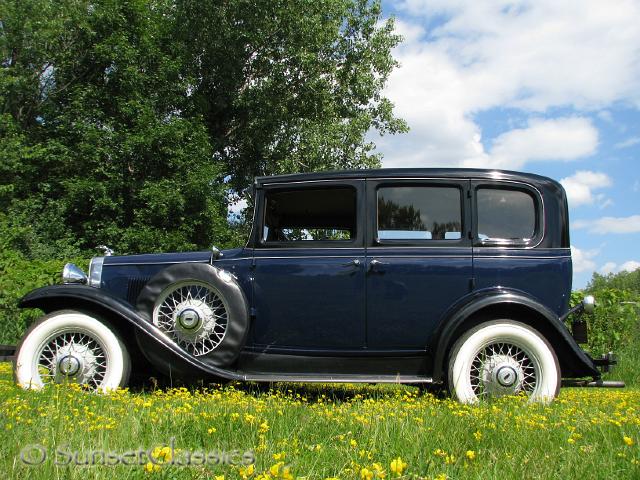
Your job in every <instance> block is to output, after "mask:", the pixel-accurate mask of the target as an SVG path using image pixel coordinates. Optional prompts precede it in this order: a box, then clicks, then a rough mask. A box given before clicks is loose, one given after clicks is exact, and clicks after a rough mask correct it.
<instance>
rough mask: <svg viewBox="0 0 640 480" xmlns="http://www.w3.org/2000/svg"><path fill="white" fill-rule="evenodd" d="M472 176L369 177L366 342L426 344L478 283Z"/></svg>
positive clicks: (394, 346)
mask: <svg viewBox="0 0 640 480" xmlns="http://www.w3.org/2000/svg"><path fill="white" fill-rule="evenodd" d="M468 191H469V181H468V180H459V181H458V180H447V181H444V180H428V179H425V180H420V179H415V180H393V179H390V180H375V181H371V180H369V181H367V199H368V200H367V201H368V205H370V209H369V212H368V219H369V221H368V235H367V237H368V238H367V244H368V245H369V247H368V250H367V279H366V286H367V346H368V348H372V349H390V350H421V349H424V348H425V347H426V345H427V342H428V340H429V336H430V334H431V333H432V332H433V330H434V328H435V327H436V325H437V323H438V322H439V320H440V319H441V317H442V315H443V314H444V313H445V311H446V310H447V309H448V308H449V307H450V306H451V305H452V304H453V303H455V302H456V300H458V299H460V298H461V297H463V296H464V295H466V294H467V293H469V292H470V289H471V288H472V256H471V243H470V242H471V241H470V239H469V236H470V235H469V232H470V231H471V216H470V214H469V208H468V204H469V199H468V198H467V197H468Z"/></svg>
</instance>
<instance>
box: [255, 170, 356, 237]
mask: <svg viewBox="0 0 640 480" xmlns="http://www.w3.org/2000/svg"><path fill="white" fill-rule="evenodd" d="M331 188H353V189H354V190H355V193H356V236H355V237H354V238H353V239H351V240H292V241H277V240H270V241H266V240H264V239H263V232H264V227H265V216H266V199H267V194H268V193H269V192H278V191H281V192H285V191H286V192H290V191H296V190H300V191H305V190H312V189H313V190H323V189H331ZM258 202H259V206H260V208H259V212H258V213H257V214H256V219H259V221H258V222H257V223H256V222H254V225H256V226H257V228H255V230H256V232H255V237H254V245H255V248H261V249H274V248H276V249H281V248H285V249H286V248H298V249H299V248H308V249H317V248H323V249H331V248H362V246H363V242H364V221H363V217H364V215H363V214H362V212H363V208H364V182H363V181H362V180H342V181H341V180H335V181H326V180H322V181H317V182H316V181H310V182H302V183H301V182H296V183H290V184H289V183H277V184H271V185H264V186H263V187H262V188H259V189H258Z"/></svg>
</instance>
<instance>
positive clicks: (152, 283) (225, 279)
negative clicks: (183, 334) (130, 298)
mask: <svg viewBox="0 0 640 480" xmlns="http://www.w3.org/2000/svg"><path fill="white" fill-rule="evenodd" d="M189 280H192V281H195V282H197V283H205V284H208V285H211V286H212V287H213V289H214V290H215V291H216V294H219V296H220V297H221V300H222V302H223V304H224V307H225V309H226V310H227V312H226V313H227V325H226V331H225V332H224V336H223V338H222V340H220V343H219V344H218V345H216V346H215V348H214V349H213V350H211V351H210V352H208V353H206V354H204V355H202V356H199V357H198V358H199V359H200V360H201V361H204V362H206V363H211V364H213V365H216V366H219V367H223V366H227V365H230V364H231V363H233V361H234V360H235V359H236V358H237V357H238V354H239V353H240V350H241V349H242V347H243V345H244V343H245V341H246V338H247V332H248V327H249V310H248V306H247V301H246V298H245V296H244V293H243V292H242V289H241V288H240V285H238V282H236V280H235V278H234V276H233V275H232V274H230V273H229V272H227V271H225V270H222V269H220V268H217V267H214V266H212V265H208V264H204V263H183V264H177V265H172V266H170V267H167V268H165V269H163V270H161V271H160V272H158V273H157V274H156V275H155V276H154V277H152V278H151V280H149V282H147V284H146V285H145V286H144V288H143V289H142V291H141V292H140V295H139V296H138V300H137V305H136V306H137V309H138V310H139V311H140V313H141V314H142V315H144V316H146V317H147V318H148V319H149V321H151V322H154V320H155V319H154V318H153V316H154V309H155V307H156V302H157V301H158V299H159V297H160V296H161V295H163V292H165V293H166V292H167V291H168V290H169V289H170V287H171V286H172V285H176V286H178V285H179V284H183V285H184V283H185V282H188V281H189ZM176 343H177V344H179V342H176ZM189 353H192V352H189Z"/></svg>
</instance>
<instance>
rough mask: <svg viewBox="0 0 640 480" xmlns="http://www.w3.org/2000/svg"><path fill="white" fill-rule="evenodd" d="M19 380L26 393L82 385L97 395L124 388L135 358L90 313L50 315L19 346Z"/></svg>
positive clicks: (37, 324)
mask: <svg viewBox="0 0 640 480" xmlns="http://www.w3.org/2000/svg"><path fill="white" fill-rule="evenodd" d="M14 362H15V365H14V376H15V380H16V383H18V384H19V385H20V386H22V387H23V388H35V389H39V388H42V387H43V386H45V385H47V384H50V383H79V384H84V385H87V387H88V388H89V389H91V390H100V391H107V390H111V389H116V388H118V387H124V386H125V385H126V383H127V381H128V379H129V373H130V370H131V362H130V360H129V353H128V352H127V349H126V347H125V346H124V344H123V343H122V341H120V339H119V338H118V337H117V336H116V334H114V333H113V331H112V330H111V329H110V328H109V327H108V326H107V324H106V323H105V322H104V321H103V320H101V319H98V318H95V317H93V316H91V315H89V314H87V313H84V312H79V311H75V310H61V311H57V312H53V313H51V314H49V315H45V316H44V317H42V318H41V319H39V320H38V321H36V322H35V323H34V324H33V325H31V327H30V328H29V329H28V330H27V332H26V333H25V335H24V336H23V338H22V340H21V341H20V344H19V345H18V348H17V351H16V357H15V361H14Z"/></svg>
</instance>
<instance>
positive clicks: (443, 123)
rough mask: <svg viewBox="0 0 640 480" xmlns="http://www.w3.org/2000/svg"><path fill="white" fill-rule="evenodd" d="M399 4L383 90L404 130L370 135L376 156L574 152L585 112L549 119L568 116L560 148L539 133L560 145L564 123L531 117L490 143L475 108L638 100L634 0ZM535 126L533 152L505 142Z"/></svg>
mask: <svg viewBox="0 0 640 480" xmlns="http://www.w3.org/2000/svg"><path fill="white" fill-rule="evenodd" d="M397 7H398V10H399V11H401V12H406V13H407V15H406V16H405V17H404V18H405V19H409V18H410V19H411V20H405V21H401V22H398V23H399V26H398V30H399V31H400V32H402V33H404V34H405V35H406V40H407V41H406V42H405V43H404V44H403V45H401V46H399V47H398V48H397V49H396V51H395V52H394V55H395V57H396V58H397V59H398V60H399V61H400V63H401V67H400V68H399V69H397V70H396V71H394V72H393V73H392V75H391V77H390V79H389V84H388V88H387V89H386V95H387V96H388V97H389V98H390V99H391V100H392V101H393V102H394V103H395V105H396V112H397V114H398V115H399V116H401V117H402V118H405V119H406V120H407V121H408V123H409V125H410V127H411V129H412V131H411V132H410V133H409V134H408V135H403V136H398V137H395V138H390V137H384V139H383V141H382V142H378V144H379V148H380V151H382V152H383V153H384V164H385V166H427V165H429V166H434V165H461V164H476V165H478V164H481V165H486V166H488V164H487V162H488V161H490V160H491V162H492V163H497V164H500V165H501V166H506V167H509V168H518V167H520V166H522V165H523V164H524V163H526V162H529V161H537V160H551V159H555V160H569V159H574V158H579V157H581V156H584V155H589V154H590V153H593V151H594V150H595V145H596V144H597V134H596V130H595V127H594V126H593V125H591V124H590V123H589V122H588V121H587V120H585V119H584V118H582V119H574V120H573V122H572V123H571V122H570V123H568V124H567V123H566V122H562V120H566V119H556V120H547V122H548V121H557V122H559V124H556V125H555V126H556V127H562V126H569V127H572V128H570V129H569V130H568V131H567V133H568V135H569V136H568V140H570V142H571V143H570V144H567V145H562V144H561V145H560V146H561V147H562V148H560V149H559V150H556V151H553V149H551V148H550V147H549V148H546V143H547V141H552V142H553V143H554V144H556V145H557V144H558V136H559V134H560V132H561V131H560V130H559V128H553V127H554V124H546V125H545V123H544V122H543V121H542V120H540V121H539V122H540V123H539V124H538V125H533V124H529V126H528V127H526V128H519V129H516V130H514V131H512V132H506V133H504V134H503V135H501V136H500V137H499V138H497V139H496V141H495V142H494V147H493V150H492V151H487V149H486V148H485V146H484V145H483V143H482V141H481V140H482V133H483V132H482V131H481V129H480V127H479V126H478V124H477V123H476V121H475V115H476V114H477V113H479V112H483V111H488V110H491V109H494V108H514V109H516V110H517V111H519V112H520V113H525V114H526V115H531V114H535V115H536V116H538V117H540V114H541V113H544V114H546V115H547V116H548V115H549V112H551V111H553V110H552V109H554V108H558V107H559V108H565V107H568V108H569V109H572V110H573V111H577V112H584V113H589V114H591V113H593V114H597V112H606V108H607V107H609V106H611V105H612V104H614V103H616V102H624V103H627V104H631V105H637V106H640V29H639V28H637V25H638V21H639V19H640V3H638V2H635V1H631V0H621V1H619V2H617V3H616V5H615V7H612V5H611V4H610V3H609V2H601V1H599V0H584V1H577V0H573V1H571V0H570V1H564V2H557V1H555V0H537V1H536V2H520V1H513V0H508V1H507V0H503V1H497V2H468V1H466V2H463V1H460V0H406V1H402V2H398V4H397ZM435 18H437V19H444V20H443V22H441V23H440V24H438V23H437V22H435V23H434V19H435ZM423 25H424V26H423ZM429 25H435V27H427V26H429ZM584 113H583V114H582V115H580V116H582V117H584ZM601 117H603V118H607V117H609V115H607V113H601ZM533 123H535V122H533ZM545 126H546V128H545ZM541 135H544V140H543V141H542V142H540V143H539V144H536V145H535V147H536V149H535V150H536V151H535V152H532V154H531V155H528V154H526V152H523V151H522V150H521V149H520V150H516V151H515V152H513V151H512V150H510V149H509V148H508V147H517V146H518V145H520V144H525V141H526V140H528V139H531V138H541ZM547 135H548V136H547ZM511 153H517V154H519V155H518V156H516V157H513V158H512V157H511V156H510V154H511Z"/></svg>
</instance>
